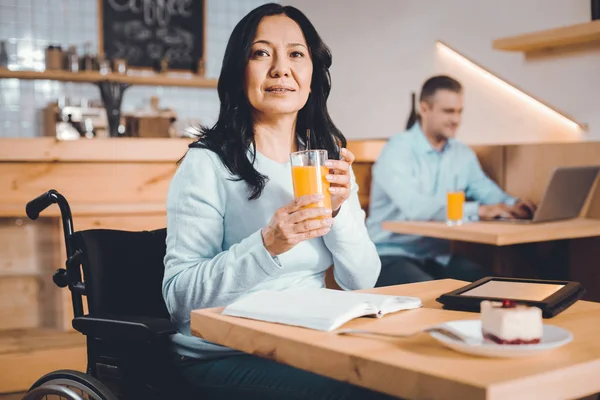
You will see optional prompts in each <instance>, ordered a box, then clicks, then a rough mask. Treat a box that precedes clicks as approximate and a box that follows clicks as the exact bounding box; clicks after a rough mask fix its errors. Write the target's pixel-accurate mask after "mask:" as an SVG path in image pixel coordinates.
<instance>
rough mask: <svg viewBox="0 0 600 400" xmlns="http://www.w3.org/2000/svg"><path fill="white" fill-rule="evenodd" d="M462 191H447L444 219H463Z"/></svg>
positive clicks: (463, 196) (463, 199) (463, 195)
mask: <svg viewBox="0 0 600 400" xmlns="http://www.w3.org/2000/svg"><path fill="white" fill-rule="evenodd" d="M464 203H465V193H464V192H448V195H447V203H446V219H447V220H448V221H461V220H462V219H463V205H464Z"/></svg>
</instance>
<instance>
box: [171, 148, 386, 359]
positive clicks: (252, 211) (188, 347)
mask: <svg viewBox="0 0 600 400" xmlns="http://www.w3.org/2000/svg"><path fill="white" fill-rule="evenodd" d="M249 157H251V154H249ZM254 166H255V168H256V169H257V170H258V171H259V172H260V173H262V174H264V175H266V176H267V177H268V178H269V179H268V181H267V183H266V186H265V188H264V190H263V192H262V195H261V196H260V198H258V199H257V200H252V201H249V200H248V188H247V185H246V183H245V182H244V181H240V180H235V179H234V177H233V176H232V175H231V174H230V173H229V172H228V171H227V169H226V168H225V166H224V165H223V163H222V162H221V160H220V159H219V157H218V156H217V155H216V154H215V153H214V152H212V151H209V150H206V149H197V148H193V149H190V150H189V151H188V153H187V155H186V156H185V158H184V160H183V162H182V163H181V165H180V166H179V168H178V170H177V172H176V173H175V176H174V177H173V180H172V182H171V185H170V188H169V193H168V196H167V254H166V256H165V276H164V279H163V296H164V299H165V302H166V305H167V308H168V310H169V313H170V314H171V319H172V321H173V322H174V323H175V324H176V325H177V327H178V330H179V333H178V334H176V335H173V342H174V344H175V348H176V351H177V352H178V353H179V354H181V355H185V356H190V357H197V358H210V357H220V356H224V355H227V354H231V353H234V351H233V350H231V349H228V348H225V347H222V346H218V345H216V344H213V343H210V342H207V341H204V340H201V339H199V338H196V337H194V336H191V334H190V312H191V311H192V310H194V309H199V308H208V307H219V306H226V305H228V304H230V303H232V302H234V301H235V300H237V299H238V298H240V297H241V296H243V295H246V294H249V293H252V292H255V291H257V290H261V289H276V290H277V289H281V290H283V289H286V288H299V287H306V288H315V287H324V277H325V271H326V270H327V268H329V266H331V265H332V264H333V265H334V276H335V280H336V281H337V283H338V284H339V285H340V286H341V287H342V288H344V289H346V290H355V289H365V288H370V287H373V286H374V285H375V282H376V281H377V278H378V276H379V271H380V267H381V264H380V261H379V257H378V255H377V251H376V250H375V246H374V245H373V243H372V242H371V240H370V239H369V236H368V234H367V230H366V227H365V225H364V219H365V214H364V212H363V210H362V209H361V208H360V205H359V201H358V194H357V193H358V187H357V185H356V180H355V179H354V175H353V174H352V176H351V178H352V187H351V192H352V193H351V196H350V198H349V199H348V200H347V201H346V202H345V203H344V204H343V205H342V208H341V209H340V212H339V213H338V215H337V216H336V217H335V221H334V224H333V226H332V228H331V231H330V232H329V233H328V234H327V235H325V236H324V237H321V238H316V239H312V240H309V241H305V242H302V243H300V244H298V245H297V246H296V247H294V248H293V249H291V250H289V251H288V252H286V253H283V254H280V255H279V256H278V260H279V263H277V262H275V261H274V260H273V258H272V257H271V256H270V254H269V253H268V251H267V250H266V249H265V247H264V244H263V241H262V236H261V229H262V228H263V227H266V226H267V224H268V223H269V221H270V220H271V217H272V216H273V214H274V213H275V211H276V210H277V209H278V208H280V207H282V206H284V205H286V204H287V203H289V202H291V201H292V200H293V198H294V195H293V187H292V179H291V176H292V175H291V165H290V163H289V162H288V163H285V164H280V163H277V162H275V161H273V160H271V159H269V158H267V157H265V156H263V155H261V154H260V153H257V158H256V160H255V165H254ZM290 312H292V310H290Z"/></svg>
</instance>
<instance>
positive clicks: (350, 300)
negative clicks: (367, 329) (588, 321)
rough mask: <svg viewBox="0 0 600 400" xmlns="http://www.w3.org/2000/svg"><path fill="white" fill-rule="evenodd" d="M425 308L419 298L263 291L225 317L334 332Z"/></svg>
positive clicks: (322, 291) (230, 308)
mask: <svg viewBox="0 0 600 400" xmlns="http://www.w3.org/2000/svg"><path fill="white" fill-rule="evenodd" d="M421 305H422V303H421V299H419V298H418V297H405V296H388V295H381V294H367V293H357V292H345V291H340V290H331V289H288V290H283V291H275V290H261V291H258V292H255V293H251V294H249V295H247V296H245V297H243V298H241V299H240V300H238V301H236V302H235V303H232V304H230V305H228V306H227V307H225V310H223V315H230V316H235V317H244V318H250V319H257V320H261V321H268V322H277V323H280V324H286V325H295V326H302V327H305V328H311V329H317V330H321V331H331V330H334V329H336V328H338V327H340V326H341V325H343V324H345V323H346V322H348V321H350V320H352V319H354V318H358V317H362V316H374V317H381V316H383V315H385V314H388V313H392V312H396V311H400V310H408V309H412V308H418V307H421Z"/></svg>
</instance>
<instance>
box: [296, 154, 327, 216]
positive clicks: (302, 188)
mask: <svg viewBox="0 0 600 400" xmlns="http://www.w3.org/2000/svg"><path fill="white" fill-rule="evenodd" d="M328 173H329V168H327V167H323V166H316V165H310V166H293V167H292V182H293V183H294V197H295V198H298V197H302V196H306V195H308V194H322V195H323V196H324V197H325V199H323V200H322V201H320V202H319V203H315V204H311V205H310V206H309V207H325V208H331V194H330V193H329V182H328V181H327V179H325V176H326V175H327V174H328Z"/></svg>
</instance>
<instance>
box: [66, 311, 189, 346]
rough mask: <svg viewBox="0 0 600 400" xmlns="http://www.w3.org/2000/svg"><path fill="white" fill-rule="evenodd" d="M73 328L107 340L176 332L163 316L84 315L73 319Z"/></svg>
mask: <svg viewBox="0 0 600 400" xmlns="http://www.w3.org/2000/svg"><path fill="white" fill-rule="evenodd" d="M73 328H74V329H75V330H76V331H78V332H81V333H83V334H84V335H86V336H90V337H94V338H97V339H107V340H114V339H117V340H131V341H136V342H141V341H152V340H155V339H158V338H162V337H166V336H169V335H171V334H174V333H176V332H177V329H176V328H175V326H174V325H173V324H172V323H171V321H169V320H168V319H165V318H150V317H133V316H102V317H92V316H89V315H84V316H82V317H77V318H75V319H73Z"/></svg>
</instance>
